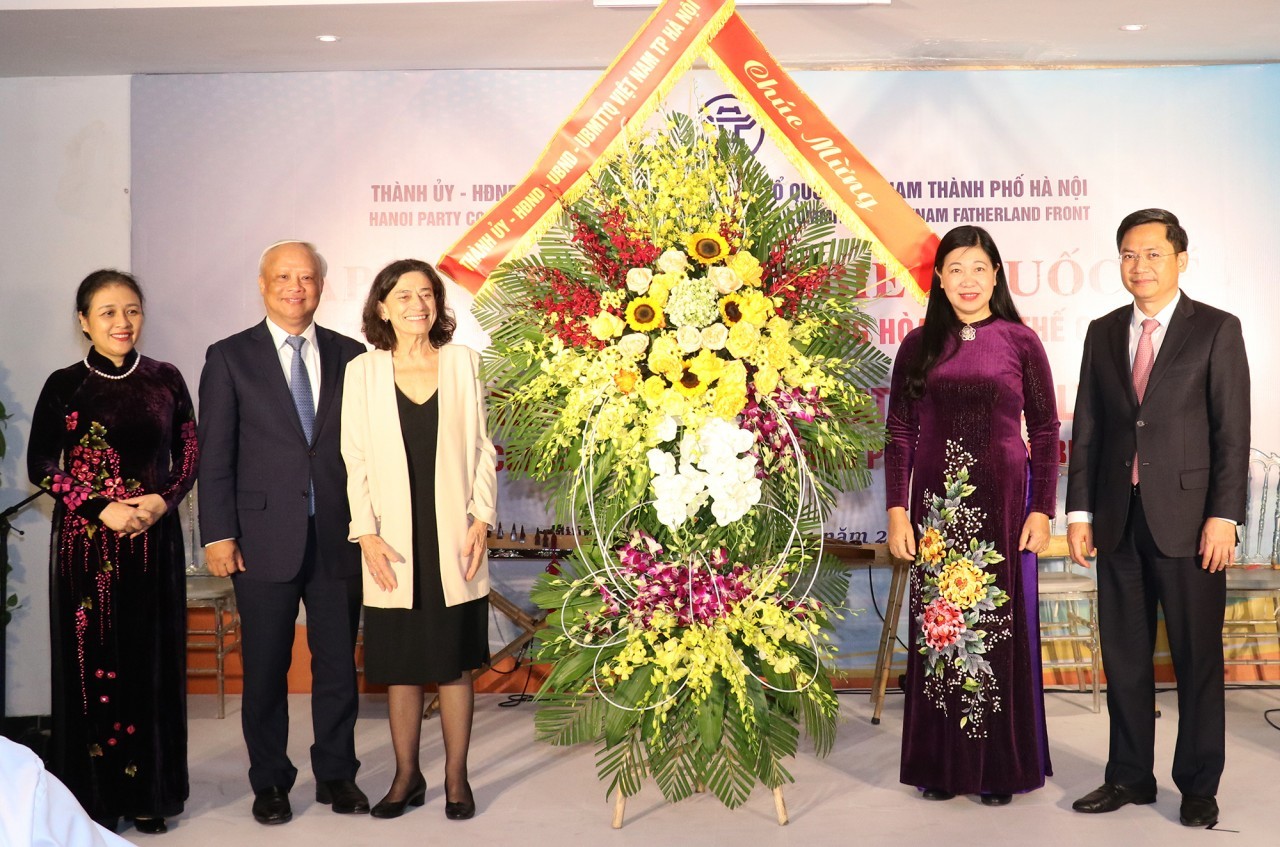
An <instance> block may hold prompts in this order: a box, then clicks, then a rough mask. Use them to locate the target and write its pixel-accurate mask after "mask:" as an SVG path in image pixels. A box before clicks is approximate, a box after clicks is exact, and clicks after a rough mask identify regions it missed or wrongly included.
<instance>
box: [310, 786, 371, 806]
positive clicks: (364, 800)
mask: <svg viewBox="0 0 1280 847" xmlns="http://www.w3.org/2000/svg"><path fill="white" fill-rule="evenodd" d="M316 802H317V803H325V804H329V803H332V804H333V810H334V811H335V812H337V813H338V814H340V815H367V814H369V798H368V797H366V796H364V792H363V791H361V790H360V789H359V787H357V786H356V783H355V780H352V779H329V780H325V781H323V782H317V783H316Z"/></svg>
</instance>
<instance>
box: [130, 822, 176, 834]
mask: <svg viewBox="0 0 1280 847" xmlns="http://www.w3.org/2000/svg"><path fill="white" fill-rule="evenodd" d="M133 828H134V829H136V830H137V831H138V832H144V833H146V834H147V835H160V834H162V833H165V832H168V831H169V827H168V825H167V824H165V822H164V818H134V819H133Z"/></svg>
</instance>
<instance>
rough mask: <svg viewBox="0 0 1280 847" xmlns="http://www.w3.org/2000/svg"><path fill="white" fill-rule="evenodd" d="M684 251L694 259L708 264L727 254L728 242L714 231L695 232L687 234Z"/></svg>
mask: <svg viewBox="0 0 1280 847" xmlns="http://www.w3.org/2000/svg"><path fill="white" fill-rule="evenodd" d="M685 247H686V252H688V254H689V256H690V257H691V258H693V260H694V261H697V262H701V263H702V264H704V265H710V264H713V263H715V262H718V261H720V260H721V259H723V258H724V257H726V256H728V255H729V243H728V242H727V241H725V240H724V239H723V238H721V237H720V234H719V233H716V232H695V233H694V234H693V235H691V236H689V240H688V242H687V243H686V245H685Z"/></svg>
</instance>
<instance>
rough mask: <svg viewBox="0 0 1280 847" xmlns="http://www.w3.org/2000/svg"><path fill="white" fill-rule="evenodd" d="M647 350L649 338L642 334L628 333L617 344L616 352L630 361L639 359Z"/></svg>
mask: <svg viewBox="0 0 1280 847" xmlns="http://www.w3.org/2000/svg"><path fill="white" fill-rule="evenodd" d="M648 348H649V336H648V335H646V334H645V333H643V332H629V333H627V334H626V335H624V336H622V339H621V340H620V341H619V342H618V351H619V352H620V353H622V355H624V356H628V357H630V358H632V359H639V358H640V357H641V356H643V355H644V351H645V350H647V349H648Z"/></svg>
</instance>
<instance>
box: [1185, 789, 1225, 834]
mask: <svg viewBox="0 0 1280 847" xmlns="http://www.w3.org/2000/svg"><path fill="white" fill-rule="evenodd" d="M1178 818H1179V819H1180V820H1181V821H1182V825H1183V826H1213V825H1214V824H1215V823H1217V822H1218V801H1217V800H1216V799H1215V798H1213V797H1198V796H1196V795H1195V794H1183V795H1182V808H1181V809H1180V810H1179V814H1178Z"/></svg>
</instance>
